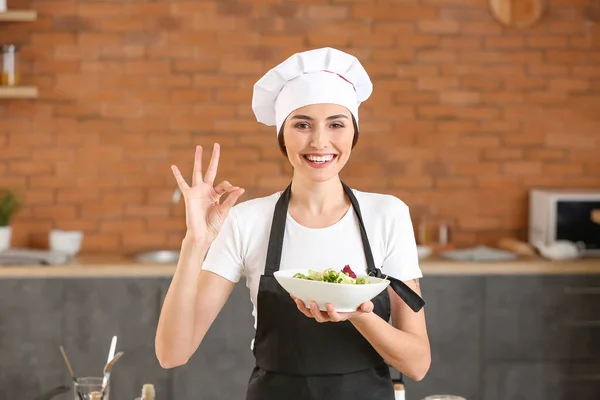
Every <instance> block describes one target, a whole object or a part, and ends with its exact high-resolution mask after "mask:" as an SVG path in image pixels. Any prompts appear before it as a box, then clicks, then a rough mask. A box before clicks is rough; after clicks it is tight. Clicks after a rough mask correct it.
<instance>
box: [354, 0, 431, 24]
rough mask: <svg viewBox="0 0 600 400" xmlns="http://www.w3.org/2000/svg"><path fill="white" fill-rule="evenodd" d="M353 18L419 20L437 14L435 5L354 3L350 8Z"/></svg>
mask: <svg viewBox="0 0 600 400" xmlns="http://www.w3.org/2000/svg"><path fill="white" fill-rule="evenodd" d="M350 15H351V16H352V17H353V18H372V19H378V20H390V19H391V20H410V21H412V20H415V19H417V20H419V19H428V18H429V19H431V18H435V17H436V16H437V10H436V8H435V7H427V6H416V5H379V4H370V5H368V6H364V5H356V6H353V7H352V9H351V14H350Z"/></svg>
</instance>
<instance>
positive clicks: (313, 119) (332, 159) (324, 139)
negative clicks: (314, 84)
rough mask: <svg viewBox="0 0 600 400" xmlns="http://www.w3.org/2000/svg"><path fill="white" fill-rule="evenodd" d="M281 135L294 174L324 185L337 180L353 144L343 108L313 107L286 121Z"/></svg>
mask: <svg viewBox="0 0 600 400" xmlns="http://www.w3.org/2000/svg"><path fill="white" fill-rule="evenodd" d="M283 135H284V137H283V142H284V143H285V150H286V152H287V157H288V159H289V160H290V163H291V164H292V166H293V167H294V173H295V174H301V175H302V176H303V177H305V178H307V179H309V180H312V181H317V182H325V181H328V180H330V179H331V178H333V177H336V176H337V175H338V173H339V172H340V171H341V169H342V168H343V167H344V166H345V165H346V163H347V162H348V159H349V157H350V153H351V152H352V146H353V144H354V141H355V140H354V136H355V125H354V123H353V118H352V114H351V113H350V111H348V109H347V108H346V107H343V106H340V105H337V104H313V105H309V106H305V107H302V108H299V109H297V110H295V111H293V112H292V113H291V114H290V115H289V116H288V117H287V119H286V121H285V123H284V125H283Z"/></svg>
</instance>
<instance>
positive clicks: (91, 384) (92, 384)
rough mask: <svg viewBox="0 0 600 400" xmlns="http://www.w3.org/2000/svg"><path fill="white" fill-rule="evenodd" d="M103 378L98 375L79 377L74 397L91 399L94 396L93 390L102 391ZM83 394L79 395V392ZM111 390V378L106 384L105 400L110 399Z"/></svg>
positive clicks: (74, 387) (85, 399) (80, 399)
mask: <svg viewBox="0 0 600 400" xmlns="http://www.w3.org/2000/svg"><path fill="white" fill-rule="evenodd" d="M102 379H103V378H101V377H96V376H86V377H83V378H77V382H75V385H74V386H73V396H74V397H73V398H74V399H75V400H90V399H91V398H92V396H91V394H92V392H98V393H101V392H102ZM78 389H79V393H81V395H82V396H83V398H81V397H79V393H78ZM109 391H110V380H109V381H108V383H107V384H106V392H105V394H104V399H103V400H110V399H109Z"/></svg>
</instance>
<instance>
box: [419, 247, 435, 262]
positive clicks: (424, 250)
mask: <svg viewBox="0 0 600 400" xmlns="http://www.w3.org/2000/svg"><path fill="white" fill-rule="evenodd" d="M431 253H433V249H432V248H431V247H429V246H417V254H418V255H419V260H424V259H426V258H427V257H429V256H430V255H431Z"/></svg>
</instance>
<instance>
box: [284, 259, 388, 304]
mask: <svg viewBox="0 0 600 400" xmlns="http://www.w3.org/2000/svg"><path fill="white" fill-rule="evenodd" d="M298 272H300V273H302V274H305V275H306V274H308V271H307V270H299V269H293V270H279V271H276V272H275V273H274V274H273V275H274V276H275V279H277V282H279V284H280V285H281V286H282V287H283V288H284V289H285V290H286V291H287V292H288V293H290V294H291V295H293V296H294V297H297V298H299V299H300V300H302V301H303V302H304V304H306V305H307V306H310V302H311V301H314V302H315V303H317V306H318V307H319V310H321V311H326V310H327V308H326V306H325V305H326V304H327V303H331V305H333V307H334V308H335V310H336V311H338V312H352V311H356V309H357V308H358V307H359V306H360V305H361V304H362V303H364V302H365V301H368V300H371V299H372V298H374V297H375V296H377V295H378V294H379V293H381V292H382V291H383V290H385V288H386V287H388V285H389V284H390V281H389V280H387V279H382V278H375V277H372V276H369V281H370V282H371V283H370V284H365V285H354V284H345V283H329V282H321V281H311V280H307V279H298V278H294V277H293V276H294V274H296V273H298Z"/></svg>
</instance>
